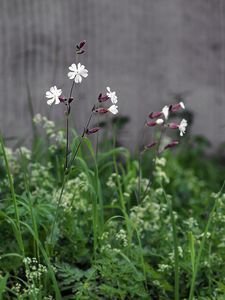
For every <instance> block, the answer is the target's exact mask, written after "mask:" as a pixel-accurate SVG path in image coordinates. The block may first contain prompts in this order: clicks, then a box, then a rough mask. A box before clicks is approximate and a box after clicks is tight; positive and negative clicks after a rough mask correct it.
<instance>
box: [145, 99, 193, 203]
mask: <svg viewBox="0 0 225 300" xmlns="http://www.w3.org/2000/svg"><path fill="white" fill-rule="evenodd" d="M184 109H185V105H184V103H183V102H179V103H175V104H171V105H169V106H168V105H166V106H164V107H163V109H162V110H161V111H157V112H151V113H150V114H149V119H150V120H149V121H146V123H145V125H146V126H147V127H151V128H152V127H156V128H157V129H159V135H158V136H157V135H156V134H155V139H154V140H153V141H151V142H150V143H149V144H147V145H146V146H145V147H144V149H143V150H142V151H141V153H140V157H141V155H142V154H144V153H145V151H147V150H150V149H155V155H154V158H153V168H152V169H153V172H154V169H155V167H156V165H157V162H159V157H160V155H161V154H162V153H163V152H164V151H165V150H166V149H171V148H174V147H176V146H177V145H178V144H179V140H178V139H176V140H170V141H169V142H166V144H165V143H164V141H163V138H164V135H165V133H166V130H167V129H173V130H178V132H179V135H180V136H181V137H182V136H183V135H184V134H185V132H186V128H187V125H188V122H187V120H186V119H182V120H181V122H180V123H176V122H174V121H171V117H172V116H173V113H175V112H177V111H179V110H184ZM165 140H166V141H167V139H165ZM150 185H151V175H150V177H149V181H148V184H147V187H146V189H145V191H144V194H143V195H142V197H141V198H144V197H145V196H146V194H147V191H148V188H149V187H150ZM139 196H140V190H139Z"/></svg>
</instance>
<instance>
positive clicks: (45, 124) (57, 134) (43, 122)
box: [33, 114, 66, 144]
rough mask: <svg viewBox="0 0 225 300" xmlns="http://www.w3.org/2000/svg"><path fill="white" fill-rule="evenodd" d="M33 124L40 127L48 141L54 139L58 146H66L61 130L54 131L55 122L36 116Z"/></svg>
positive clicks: (39, 115)
mask: <svg viewBox="0 0 225 300" xmlns="http://www.w3.org/2000/svg"><path fill="white" fill-rule="evenodd" d="M33 122H34V123H35V124H36V125H38V126H41V127H42V128H43V129H44V130H45V132H46V134H47V136H48V137H49V138H50V139H54V140H55V141H56V142H57V143H59V144H66V139H65V134H64V132H63V131H62V130H56V128H55V122H53V121H51V120H49V119H48V118H46V117H44V116H42V115H41V114H36V115H35V116H34V118H33Z"/></svg>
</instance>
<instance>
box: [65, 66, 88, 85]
mask: <svg viewBox="0 0 225 300" xmlns="http://www.w3.org/2000/svg"><path fill="white" fill-rule="evenodd" d="M69 70H70V71H71V72H69V73H68V77H69V79H74V81H75V82H76V83H81V81H82V77H84V78H86V77H88V70H87V69H85V66H84V65H82V64H81V63H78V65H77V66H76V64H72V65H71V66H70V67H69Z"/></svg>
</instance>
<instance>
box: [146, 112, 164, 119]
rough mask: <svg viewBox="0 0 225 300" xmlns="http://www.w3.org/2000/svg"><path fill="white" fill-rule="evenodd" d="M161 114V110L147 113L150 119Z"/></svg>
mask: <svg viewBox="0 0 225 300" xmlns="http://www.w3.org/2000/svg"><path fill="white" fill-rule="evenodd" d="M161 115H162V112H161V111H156V112H151V113H150V115H149V118H150V119H155V118H158V117H161Z"/></svg>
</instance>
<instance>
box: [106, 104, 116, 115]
mask: <svg viewBox="0 0 225 300" xmlns="http://www.w3.org/2000/svg"><path fill="white" fill-rule="evenodd" d="M117 108H118V106H117V105H114V104H113V105H112V106H110V107H109V108H108V111H110V112H111V113H112V114H114V115H116V114H118V109H117Z"/></svg>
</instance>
